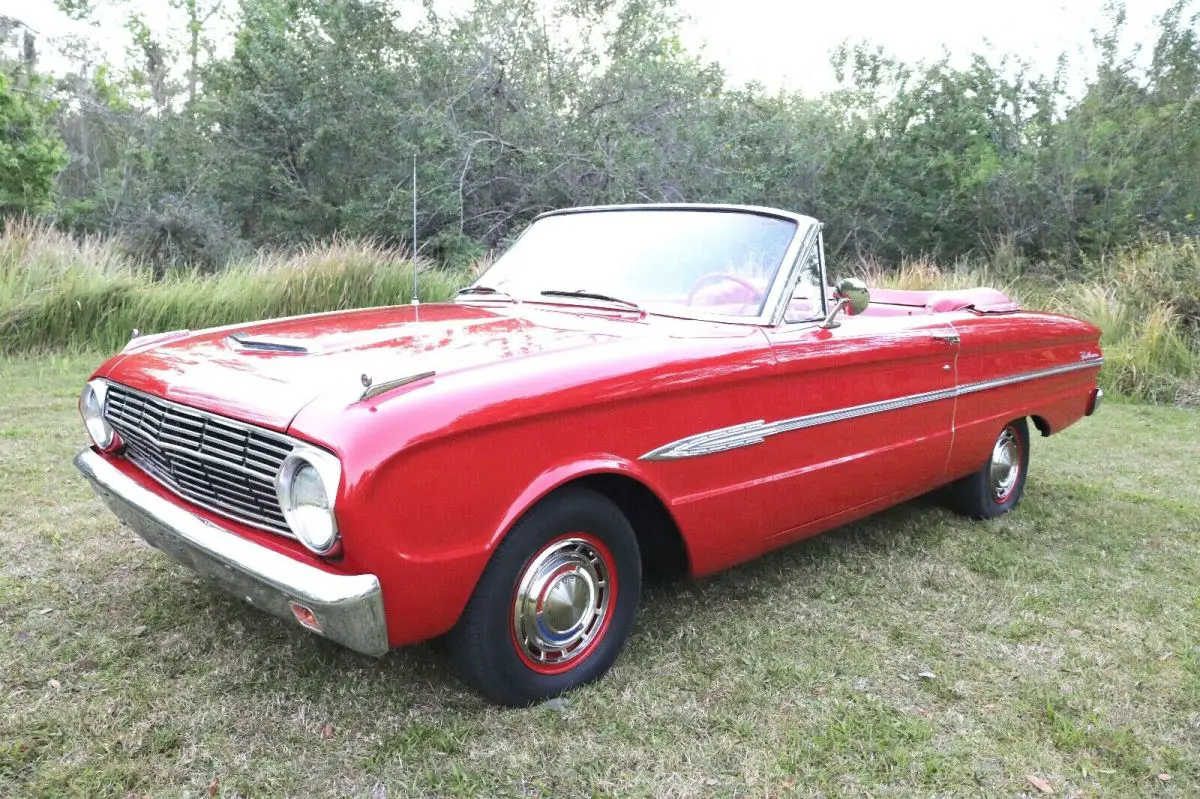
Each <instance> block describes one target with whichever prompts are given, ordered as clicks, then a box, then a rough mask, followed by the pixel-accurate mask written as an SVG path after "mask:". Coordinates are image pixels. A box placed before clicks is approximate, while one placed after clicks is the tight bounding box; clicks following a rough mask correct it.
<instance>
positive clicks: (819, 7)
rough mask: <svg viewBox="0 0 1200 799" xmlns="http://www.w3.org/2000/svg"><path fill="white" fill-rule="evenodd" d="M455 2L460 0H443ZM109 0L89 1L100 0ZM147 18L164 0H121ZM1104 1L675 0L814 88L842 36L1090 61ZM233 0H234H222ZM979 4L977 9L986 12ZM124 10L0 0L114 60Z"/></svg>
mask: <svg viewBox="0 0 1200 799" xmlns="http://www.w3.org/2000/svg"><path fill="white" fill-rule="evenodd" d="M443 1H444V2H449V3H450V6H451V7H452V8H461V7H462V6H463V5H465V3H464V2H463V0H443ZM107 2H108V0H98V5H100V6H101V7H103V6H105V4H106V3H107ZM127 2H128V4H129V6H130V7H133V8H137V9H139V10H141V11H142V12H143V13H146V12H148V13H147V16H148V17H149V18H150V19H152V20H153V18H154V17H156V16H159V14H158V13H156V12H157V11H158V9H161V8H162V7H163V6H165V2H163V0H127ZM1104 2H1105V0H1004V2H1002V3H996V2H990V3H987V4H984V3H979V2H971V0H908V2H901V1H900V0H678V6H679V8H681V9H682V10H683V11H684V12H686V13H687V14H688V15H689V16H690V17H691V18H692V22H691V24H690V25H689V26H688V27H687V28H686V29H685V30H684V31H682V38H683V40H684V41H685V43H686V44H687V45H688V46H689V47H693V48H698V47H701V46H703V47H704V49H705V52H706V54H707V55H708V56H709V57H711V58H715V59H716V60H718V61H720V62H721V63H722V64H723V65H724V66H725V68H726V70H727V72H728V73H729V76H730V77H731V78H732V79H733V80H734V81H736V82H739V83H740V82H745V81H748V80H754V79H756V80H759V81H762V82H763V83H765V84H767V86H769V87H771V88H776V87H786V88H791V89H800V90H802V91H805V92H813V93H815V92H819V91H821V90H822V89H825V88H827V87H828V86H829V85H830V83H831V82H832V71H831V69H830V67H829V54H830V52H831V51H832V50H833V49H834V48H836V47H837V46H838V44H839V43H841V42H842V41H845V40H847V39H848V40H851V41H859V40H866V41H868V42H870V43H872V44H878V45H882V46H883V47H884V48H885V49H886V50H887V51H888V52H890V53H892V54H893V55H896V56H898V57H900V58H901V59H902V60H905V61H917V60H920V59H926V60H931V59H936V58H938V57H940V56H941V55H942V53H943V51H949V52H950V53H951V54H952V55H953V56H956V57H961V56H965V55H967V54H969V53H972V52H977V51H983V52H986V53H990V54H993V55H1000V54H1008V55H1015V56H1017V57H1018V58H1021V59H1023V60H1026V61H1029V62H1030V63H1031V64H1032V65H1033V66H1034V68H1035V69H1036V70H1037V71H1039V72H1046V73H1048V72H1052V71H1053V70H1054V68H1055V63H1056V60H1057V58H1058V56H1059V54H1060V53H1066V54H1067V55H1068V57H1069V58H1070V62H1071V64H1072V67H1073V69H1072V72H1074V73H1076V74H1078V70H1082V69H1087V68H1088V67H1090V66H1091V64H1090V54H1091V36H1092V30H1093V29H1094V28H1096V27H1097V26H1103V25H1104V16H1103V7H1104ZM227 3H228V5H230V6H235V5H236V0H227ZM1170 3H1171V0H1128V3H1127V15H1128V18H1129V27H1128V33H1127V39H1128V40H1129V41H1130V42H1131V43H1132V42H1141V43H1142V44H1143V45H1144V46H1145V47H1146V48H1147V49H1148V48H1149V47H1150V46H1151V45H1152V44H1153V32H1154V27H1153V25H1154V19H1155V18H1156V17H1158V16H1159V15H1161V14H1162V12H1163V11H1165V10H1166V9H1167V8H1168V6H1169V5H1170ZM985 9H986V10H985ZM126 13H128V12H127V11H119V12H116V13H110V14H108V15H106V16H105V18H104V20H103V24H101V25H100V26H99V27H98V28H89V27H87V26H81V25H77V24H72V23H71V22H70V21H69V20H67V19H66V18H65V17H64V16H63V15H62V14H61V13H59V12H58V10H57V8H56V7H55V5H54V2H53V0H0V15H5V16H10V17H15V18H17V19H19V20H22V21H23V22H25V23H27V24H28V25H30V26H32V27H33V28H34V29H35V30H37V31H38V32H39V33H41V34H42V35H43V36H50V37H54V36H61V35H64V34H75V35H84V36H88V37H89V38H91V39H93V40H94V41H96V42H111V43H112V44H110V45H108V51H109V52H110V53H111V55H110V57H111V58H114V59H117V60H119V59H120V58H121V55H122V53H123V46H122V45H121V44H118V43H117V42H119V41H122V40H123V29H122V22H123V20H124V18H125V14H126Z"/></svg>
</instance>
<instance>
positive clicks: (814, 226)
mask: <svg viewBox="0 0 1200 799" xmlns="http://www.w3.org/2000/svg"><path fill="white" fill-rule="evenodd" d="M626 211H630V212H638V211H641V212H653V211H695V212H698V213H727V214H736V213H741V214H753V215H756V216H766V217H772V218H775V219H782V220H785V221H788V222H792V223H794V224H795V225H796V230H795V233H794V234H793V235H792V240H791V241H790V242H789V243H788V246H787V249H786V250H785V251H784V254H783V259H782V260H781V261H780V263H779V266H778V267H777V268H776V270H775V275H774V277H773V278H772V280H771V285H770V287H769V288H768V289H767V293H766V296H765V298H764V300H763V303H762V308H761V310H760V311H759V313H758V314H757V315H756V316H735V315H730V314H716V313H705V312H703V311H699V310H696V311H694V312H688V313H683V312H681V311H680V310H679V309H678V308H677V307H676V306H669V307H667V306H664V307H656V306H654V305H642V306H641V308H642V310H643V311H645V312H646V313H648V314H653V315H655V316H666V317H672V318H677V319H694V320H696V321H701V322H722V323H729V324H738V325H751V326H756V327H772V326H775V325H776V324H778V322H777V321H776V320H777V319H778V318H780V317H781V316H782V314H783V312H784V311H785V310H786V309H787V302H788V300H790V294H791V292H792V290H793V288H794V285H795V282H796V280H798V279H799V276H800V256H801V255H802V254H804V253H807V252H808V246H809V244H810V242H811V241H813V240H814V239H815V238H816V236H817V235H818V234H819V233H820V228H821V225H820V223H819V222H817V220H815V219H813V218H812V217H809V216H804V215H803V214H794V213H791V212H790V211H781V210H779V209H776V208H765V207H762V206H757V205H726V204H719V203H640V204H633V205H589V206H581V207H579V208H563V209H561V210H556V211H547V212H546V213H543V214H538V215H537V216H536V217H534V219H533V223H532V224H531V225H530V227H532V226H533V224H536V223H537V222H538V221H539V220H541V219H545V218H546V217H551V216H567V215H570V214H588V213H611V212H626ZM526 230H528V228H526ZM524 235H525V234H524V233H522V234H521V236H524ZM517 240H518V241H519V240H520V237H518V239H517ZM821 268H822V271H823V270H824V259H823V258H822V260H821ZM486 274H487V273H486V272H484V275H481V278H482V277H483V276H485V275H486ZM476 282H478V281H476ZM515 299H516V300H517V301H518V302H528V303H540V304H553V305H583V304H584V303H588V304H589V305H592V304H594V301H592V302H589V301H586V300H585V301H581V302H578V303H576V302H573V301H571V300H570V298H558V299H549V298H546V297H540V296H539V297H523V296H519V295H518V296H517V297H516V298H515ZM463 301H467V302H474V301H487V302H495V301H496V300H495V299H494V298H490V297H488V296H487V295H482V296H478V297H473V296H471V295H469V294H468V295H464V296H461V297H456V298H455V302H463ZM639 304H640V303H639ZM614 308H616V306H614ZM626 310H628V309H626Z"/></svg>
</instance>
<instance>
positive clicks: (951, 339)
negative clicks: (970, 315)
mask: <svg viewBox="0 0 1200 799" xmlns="http://www.w3.org/2000/svg"><path fill="white" fill-rule="evenodd" d="M933 337H934V338H935V339H937V340H938V341H944V342H946V343H947V344H958V343H959V342H960V341H962V338H960V337H959V335H958V334H957V333H934V334H933Z"/></svg>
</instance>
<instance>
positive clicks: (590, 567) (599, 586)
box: [512, 538, 612, 666]
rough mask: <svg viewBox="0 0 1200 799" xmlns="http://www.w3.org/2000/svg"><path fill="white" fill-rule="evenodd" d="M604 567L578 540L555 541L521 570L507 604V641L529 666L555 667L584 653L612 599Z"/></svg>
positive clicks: (603, 563)
mask: <svg viewBox="0 0 1200 799" xmlns="http://www.w3.org/2000/svg"><path fill="white" fill-rule="evenodd" d="M610 581H611V575H610V574H609V566H608V564H607V563H606V562H605V560H604V558H603V557H602V556H601V554H600V553H599V552H598V551H597V550H596V549H595V547H593V546H592V545H591V544H589V543H588V542H587V541H585V540H583V539H582V538H565V539H563V540H561V541H556V542H554V543H553V544H551V545H550V546H548V547H547V548H546V549H544V550H542V551H541V552H540V553H538V556H537V557H536V558H534V559H533V561H532V562H530V564H529V565H528V566H527V567H526V568H525V571H524V572H523V573H522V574H521V579H520V582H519V583H518V584H517V595H516V598H515V600H514V602H513V615H512V618H513V640H514V641H515V642H516V644H517V646H518V648H519V649H520V650H521V651H522V653H523V654H524V655H525V656H526V657H527V658H528V659H529V660H531V661H533V662H535V663H539V664H546V665H548V666H550V665H559V664H562V663H566V662H568V661H570V660H573V659H575V658H577V657H579V656H580V655H582V654H583V653H584V652H586V651H587V649H588V645H589V644H591V643H592V641H593V640H594V639H595V638H596V636H597V634H598V633H599V632H600V631H601V630H602V629H603V627H604V621H605V619H606V618H607V617H608V612H609V601H610V599H611V596H612V590H611V582H610Z"/></svg>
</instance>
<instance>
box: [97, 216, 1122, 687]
mask: <svg viewBox="0 0 1200 799" xmlns="http://www.w3.org/2000/svg"><path fill="white" fill-rule="evenodd" d="M1099 334H1100V331H1099V330H1098V329H1097V328H1096V327H1094V326H1093V325H1091V324H1088V323H1087V322H1083V321H1080V320H1077V319H1072V318H1069V317H1065V316H1059V315H1055V314H1049V313H1038V312H1032V311H1024V310H1021V309H1020V308H1019V307H1018V306H1017V305H1016V304H1014V303H1013V302H1011V301H1010V300H1009V299H1008V298H1007V297H1005V296H1004V295H1003V294H1001V293H999V292H997V291H994V290H991V289H975V290H970V291H956V292H917V291H891V290H888V291H884V290H877V291H873V292H871V294H870V295H868V291H867V289H866V288H865V287H864V286H863V284H862V283H861V282H859V281H857V280H853V279H846V280H842V281H841V282H840V283H839V284H838V285H837V287H836V288H830V287H829V282H828V281H827V278H826V265H825V260H824V255H823V252H822V239H821V226H820V224H819V223H818V222H816V221H815V220H813V219H810V218H808V217H805V216H800V215H797V214H792V213H787V212H784V211H777V210H771V209H766V208H754V207H733V206H720V205H650V206H614V207H601V208H578V209H571V210H565V211H559V212H554V213H549V214H545V215H543V216H541V217H539V218H538V219H537V220H536V221H535V222H534V223H533V224H532V225H531V226H530V227H529V229H528V230H527V231H526V232H525V233H524V235H522V236H521V237H520V238H519V239H518V240H517V241H516V243H515V244H514V245H513V246H512V247H511V248H510V249H509V250H508V252H507V253H506V254H504V255H503V257H501V258H500V259H499V260H497V261H496V263H495V264H494V265H493V266H492V267H491V268H490V269H488V270H487V272H486V273H485V274H483V275H482V276H481V277H480V278H479V279H478V280H477V281H476V282H475V283H474V284H473V285H470V286H468V287H467V288H465V289H463V290H462V291H461V292H460V293H459V296H458V297H457V298H456V299H455V300H454V301H453V302H448V303H437V304H425V305H418V304H416V303H414V304H412V305H404V306H397V307H389V308H371V309H366V310H357V311H345V312H335V313H324V314H315V315H311V316H303V317H296V318H290V319H280V320H275V321H269V322H260V323H254V324H245V325H237V326H233V327H228V328H221V329H213V330H202V331H177V332H173V333H162V334H158V335H148V336H140V337H137V338H135V339H133V340H132V341H131V342H130V343H129V345H128V346H127V347H126V348H125V350H124V351H123V352H121V353H120V354H118V355H116V356H115V357H113V358H112V359H110V360H109V361H108V362H106V363H105V364H104V365H103V366H101V367H100V368H99V369H98V370H97V371H96V373H95V375H94V376H93V377H92V379H91V380H90V382H88V384H87V385H86V387H85V388H84V389H83V393H82V396H81V398H80V403H79V404H80V410H81V412H82V415H83V418H84V422H85V423H86V427H87V431H88V433H89V435H90V437H91V439H92V446H91V447H90V448H88V449H85V450H84V451H82V452H81V453H80V454H79V455H78V457H77V458H76V461H75V462H76V465H77V466H78V468H79V469H80V471H81V472H83V474H84V475H85V476H86V477H87V478H88V479H89V480H90V481H91V483H92V485H93V486H94V487H95V489H96V491H97V492H98V493H99V494H100V496H101V497H102V498H103V499H104V501H105V502H106V503H107V504H108V505H109V507H111V509H112V510H113V511H114V512H115V513H116V514H117V516H119V517H120V518H121V519H122V520H123V521H125V522H126V523H127V524H128V525H129V526H130V527H132V528H133V529H134V530H136V531H137V532H138V533H139V534H140V535H142V536H143V537H144V538H145V539H146V540H147V541H149V542H150V543H151V544H153V545H154V546H156V547H158V548H159V549H161V550H162V551H164V552H166V553H167V554H169V555H171V556H173V557H174V558H176V559H178V560H179V561H182V562H183V563H184V564H185V565H187V566H189V567H191V568H192V569H194V570H195V571H196V572H198V573H200V574H202V575H205V576H207V577H210V578H212V579H213V580H215V581H216V582H217V583H218V584H220V585H221V586H222V587H224V588H225V589H227V590H229V591H231V592H232V593H234V594H235V595H237V596H240V597H243V598H245V599H246V600H247V601H249V602H251V603H252V604H254V605H255V606H257V607H259V608H261V609H262V610H264V611H267V612H270V613H274V614H276V615H279V616H282V617H284V618H287V619H294V620H295V621H296V622H297V623H299V624H300V625H303V626H304V627H306V628H308V629H310V630H312V631H314V632H316V633H319V634H321V635H323V636H325V637H327V638H330V639H332V640H334V641H337V642H339V643H341V644H344V645H346V646H348V647H350V648H352V649H355V650H358V651H359V652H364V653H367V654H371V655H382V654H384V653H385V652H387V651H388V650H389V648H391V647H394V646H399V645H402V644H407V643H410V642H415V641H420V640H423V639H428V638H432V637H435V636H441V635H447V637H448V640H449V642H450V645H451V650H452V652H453V657H454V660H455V662H456V664H457V666H458V667H459V669H460V671H461V673H462V674H463V676H464V677H465V678H466V679H467V681H468V682H470V683H471V684H472V685H474V686H475V687H476V688H477V689H479V690H480V691H482V692H483V693H484V694H485V695H487V696H488V697H490V698H492V699H494V700H496V701H498V702H501V703H504V704H508V705H522V704H527V703H530V702H533V701H536V700H539V699H542V698H545V697H548V696H551V695H554V694H557V693H560V692H562V691H564V690H567V689H570V688H572V687H575V686H578V685H580V684H581V683H585V682H587V681H589V680H594V679H596V678H598V677H599V676H601V675H602V674H604V672H605V671H606V670H607V669H608V668H609V667H610V666H611V665H612V663H613V661H614V660H615V659H616V657H617V655H618V653H619V652H620V650H621V648H622V646H623V645H624V643H625V641H626V639H627V638H628V636H629V633H630V630H631V629H632V627H633V623H634V616H635V613H636V611H637V608H638V602H639V598H640V594H641V587H642V580H643V577H644V576H646V575H648V574H657V575H664V574H666V575H670V574H676V573H678V574H686V575H691V576H697V575H704V574H709V573H711V572H713V571H716V570H718V569H723V568H725V567H727V566H731V565H733V564H736V563H740V562H742V561H745V560H747V559H750V558H753V557H755V556H757V555H760V554H761V553H763V552H766V551H767V550H770V549H774V548H776V547H780V546H783V545H785V544H788V543H790V542H793V541H797V540H799V539H802V538H805V537H808V536H811V535H815V534H817V533H820V532H822V531H824V530H828V529H830V528H832V527H836V526H838V525H841V524H844V523H846V522H849V521H851V520H853V519H857V518H859V517H862V516H865V515H867V514H870V513H872V512H874V511H877V510H879V509H881V508H886V507H888V506H890V505H894V504H896V503H898V502H902V501H904V500H906V499H909V498H911V497H915V496H917V495H919V494H924V493H926V492H928V491H931V490H932V489H934V488H938V487H941V486H947V487H948V488H947V492H946V493H947V496H948V498H949V499H950V501H951V502H952V503H953V505H954V506H955V507H956V508H957V509H959V510H960V511H962V512H963V513H965V514H967V515H970V516H973V517H977V518H988V517H992V516H997V515H999V514H1001V513H1004V512H1006V511H1008V510H1010V509H1011V508H1013V507H1014V506H1015V505H1016V504H1017V503H1018V502H1019V501H1020V499H1021V492H1022V489H1023V487H1024V485H1025V478H1026V474H1027V470H1028V467H1029V426H1030V425H1032V426H1033V427H1034V428H1036V429H1037V430H1038V431H1039V432H1040V433H1041V434H1042V435H1050V434H1052V433H1057V432H1058V431H1059V430H1062V429H1063V428H1065V427H1067V426H1068V425H1070V424H1072V423H1074V422H1075V421H1077V420H1079V419H1080V418H1081V417H1083V416H1088V415H1090V414H1092V413H1093V412H1094V411H1095V410H1096V408H1097V406H1098V405H1099V404H1100V400H1101V397H1102V394H1101V392H1100V390H1099V389H1098V388H1097V385H1096V376H1097V373H1098V372H1099V370H1100V365H1101V363H1102V360H1103V359H1102V357H1101V352H1100V348H1099V343H1098V342H1099Z"/></svg>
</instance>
